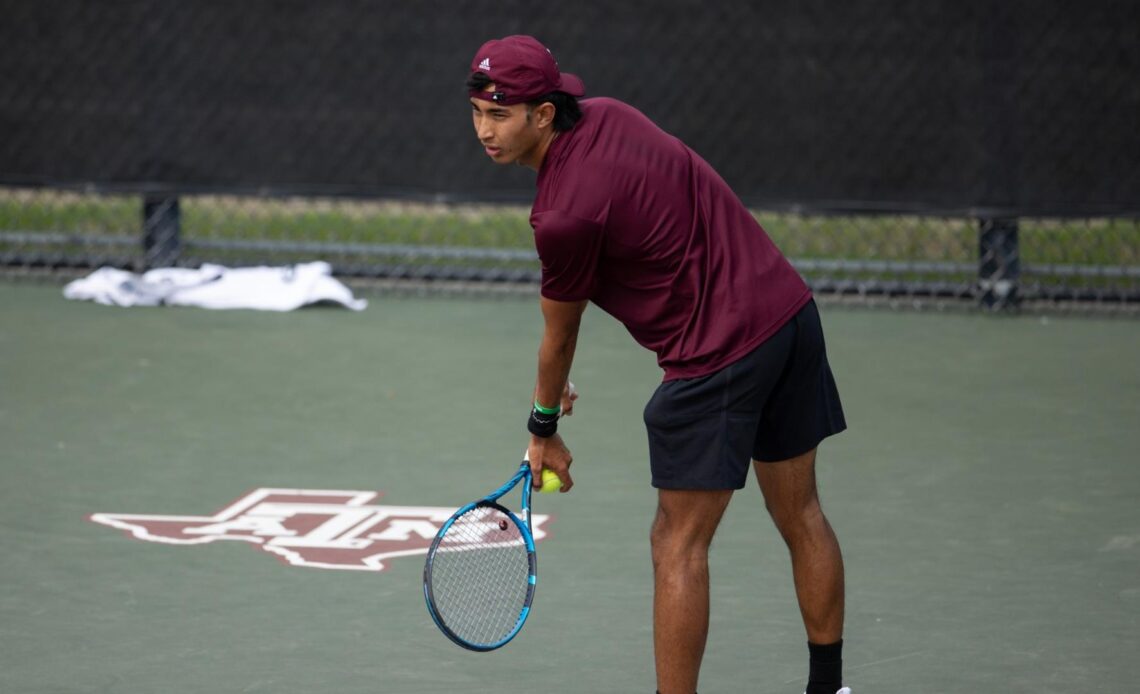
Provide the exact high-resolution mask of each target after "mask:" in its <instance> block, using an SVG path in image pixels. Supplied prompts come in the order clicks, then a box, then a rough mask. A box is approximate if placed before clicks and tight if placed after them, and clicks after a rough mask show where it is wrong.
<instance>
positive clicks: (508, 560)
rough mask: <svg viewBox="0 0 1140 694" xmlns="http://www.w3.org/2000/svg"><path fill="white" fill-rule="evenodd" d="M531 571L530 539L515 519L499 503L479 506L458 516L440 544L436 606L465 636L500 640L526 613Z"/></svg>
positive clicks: (480, 640)
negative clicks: (527, 543)
mask: <svg viewBox="0 0 1140 694" xmlns="http://www.w3.org/2000/svg"><path fill="white" fill-rule="evenodd" d="M529 577H530V559H529V556H528V552H527V548H526V542H525V540H524V539H523V536H522V533H521V532H520V531H519V529H518V527H517V526H516V525H515V523H514V522H513V521H512V520H511V519H510V518H509V517H508V516H507V515H506V514H505V513H503V512H502V511H501V510H500V509H497V508H491V507H476V508H474V509H472V510H471V511H468V512H467V513H465V514H463V515H462V516H460V517H459V518H458V519H456V521H455V522H454V523H453V524H452V525H451V527H450V528H449V529H448V531H447V533H446V534H445V535H444V536H443V538H442V539H441V540H440V543H439V546H438V548H437V549H436V552H435V558H434V559H433V562H432V573H431V582H432V593H433V596H434V601H435V604H436V610H437V612H438V614H439V616H440V618H441V619H442V620H443V622H444V623H445V624H446V625H447V627H448V628H449V629H451V631H452V632H453V633H454V634H455V635H457V636H458V637H460V638H461V639H463V640H465V641H468V642H469V643H473V644H494V643H498V642H499V641H501V640H502V639H504V638H506V637H507V636H508V635H510V634H511V632H513V631H514V629H515V627H516V626H517V624H518V622H519V619H520V617H521V616H522V611H523V608H524V606H525V605H526V596H527V592H528V587H529Z"/></svg>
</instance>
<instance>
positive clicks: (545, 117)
mask: <svg viewBox="0 0 1140 694" xmlns="http://www.w3.org/2000/svg"><path fill="white" fill-rule="evenodd" d="M555 110H556V109H555V108H554V104H552V103H550V102H549V101H544V102H542V103H541V104H539V105H538V107H537V108H535V109H534V123H535V125H537V126H538V127H540V128H545V127H547V126H549V125H550V124H551V123H553V122H554V113H555Z"/></svg>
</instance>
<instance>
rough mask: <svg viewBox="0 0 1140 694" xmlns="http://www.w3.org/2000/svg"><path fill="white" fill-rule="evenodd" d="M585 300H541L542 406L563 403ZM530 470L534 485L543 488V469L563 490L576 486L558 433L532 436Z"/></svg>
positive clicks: (538, 393) (539, 392)
mask: <svg viewBox="0 0 1140 694" xmlns="http://www.w3.org/2000/svg"><path fill="white" fill-rule="evenodd" d="M586 303H587V302H586V301H554V300H553V299H547V298H545V297H544V298H542V300H541V307H542V317H543V320H544V321H545V328H544V330H543V333H542V343H541V344H540V345H539V348H538V378H537V382H536V383H535V388H534V395H535V400H536V401H537V402H538V404H539V405H542V406H544V407H549V408H556V407H558V406H559V405H560V404H561V403H562V396H563V393H564V392H565V391H566V384H567V381H568V379H569V376H570V366H571V364H573V363H574V350H575V348H576V347H577V344H578V328H579V326H580V325H581V323H582V312H583V311H585V310H586ZM528 451H529V455H530V469H531V472H532V473H533V476H534V482H535V483H536V484H535V486H541V483H542V469H543V468H547V469H550V470H553V471H554V473H555V474H557V475H558V477H559V478H560V479H561V480H562V491H564V492H567V491H570V487H572V486H573V485H574V482H573V480H572V479H571V478H570V472H569V467H570V462H571V460H572V458H571V456H570V451H569V450H568V449H567V448H566V445H565V444H564V443H563V442H562V437H561V436H559V435H558V434H555V435H554V436H550V437H547V438H543V437H540V436H535V435H533V434H532V435H531V437H530V446H529V447H528Z"/></svg>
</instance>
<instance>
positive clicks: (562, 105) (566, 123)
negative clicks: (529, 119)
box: [467, 72, 582, 132]
mask: <svg viewBox="0 0 1140 694" xmlns="http://www.w3.org/2000/svg"><path fill="white" fill-rule="evenodd" d="M493 82H494V80H493V79H491V77H490V76H489V75H487V74H486V73H483V72H476V73H475V74H473V75H471V77H470V79H468V80H467V91H471V92H475V91H482V90H483V89H486V88H487V85H488V84H491V83H493ZM544 103H550V104H552V105H553V106H554V122H553V123H551V125H552V126H554V129H555V130H556V131H559V132H564V131H566V130H570V129H571V128H573V127H574V126H575V125H577V123H578V121H580V120H582V109H581V107H580V106H578V99H577V98H576V97H573V96H571V95H569V94H567V93H566V92H550V93H549V94H543V95H542V96H540V97H538V98H537V99H532V100H530V101H528V102H526V105H527V108H530V109H533V108H535V107H536V106H539V105H540V104H544Z"/></svg>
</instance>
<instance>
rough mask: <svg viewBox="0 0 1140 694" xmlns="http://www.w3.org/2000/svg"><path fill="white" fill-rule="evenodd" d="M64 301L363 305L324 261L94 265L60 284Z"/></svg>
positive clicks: (272, 307)
mask: <svg viewBox="0 0 1140 694" xmlns="http://www.w3.org/2000/svg"><path fill="white" fill-rule="evenodd" d="M63 295H64V296H65V297H66V298H68V299H86V300H90V301H95V302H97V303H100V304H105V305H108V306H164V305H165V306H199V307H202V308H213V309H232V308H246V309H255V310H261V311H292V310H294V309H297V308H300V307H302V306H307V305H309V304H315V303H321V302H331V303H336V304H340V305H342V306H345V307H346V308H350V309H352V310H353V311H362V310H364V308H365V307H366V306H367V305H368V302H367V301H365V300H364V299H356V298H354V297H353V295H352V290H350V289H349V288H348V287H346V286H345V285H344V284H342V283H341V282H340V281H339V280H337V279H336V278H334V277H333V276H332V268H331V267H330V266H329V264H328V263H326V262H324V261H316V262H312V263H299V264H297V265H288V266H283V267H245V268H227V267H224V266H221V265H211V264H206V265H203V266H202V267H200V268H198V269H196V270H195V269H191V268H158V269H155V270H150V271H148V272H145V273H143V274H142V275H137V274H134V273H131V272H126V271H124V270H117V269H115V268H111V267H103V268H99V269H98V270H96V271H95V272H93V273H91V274H90V275H88V276H87V277H83V278H81V279H77V280H75V281H73V282H70V283H69V284H68V285H67V286H66V287H64V288H63Z"/></svg>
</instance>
